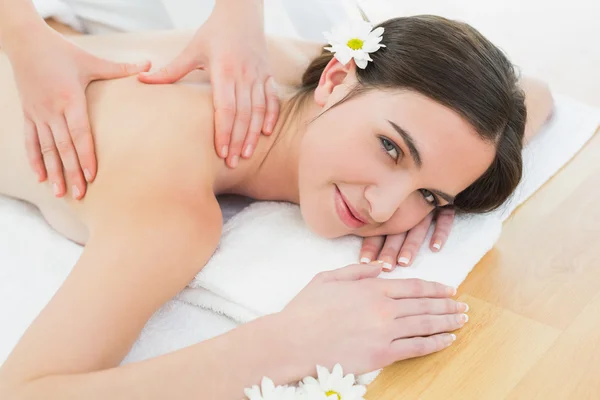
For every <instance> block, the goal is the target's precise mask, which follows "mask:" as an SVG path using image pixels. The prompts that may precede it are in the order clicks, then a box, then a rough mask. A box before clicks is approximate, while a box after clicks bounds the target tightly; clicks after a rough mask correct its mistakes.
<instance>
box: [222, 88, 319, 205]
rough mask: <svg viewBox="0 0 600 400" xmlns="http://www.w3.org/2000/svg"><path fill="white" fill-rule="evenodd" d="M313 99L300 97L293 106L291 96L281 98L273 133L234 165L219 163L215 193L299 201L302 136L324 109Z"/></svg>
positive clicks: (261, 137)
mask: <svg viewBox="0 0 600 400" xmlns="http://www.w3.org/2000/svg"><path fill="white" fill-rule="evenodd" d="M308 96H310V95H308ZM310 100H311V99H310V97H307V98H305V99H304V101H302V100H301V101H299V102H298V104H297V107H292V106H293V104H292V101H291V98H287V99H285V100H282V102H281V112H280V114H279V120H278V121H277V124H276V126H275V129H274V130H273V133H272V134H271V135H270V136H264V135H261V136H260V138H259V141H258V143H257V147H256V150H255V151H254V154H253V155H252V157H251V158H250V159H243V158H242V159H240V163H239V164H238V167H237V168H235V169H231V168H229V167H227V165H225V162H222V164H220V165H219V170H218V174H217V177H216V180H215V184H214V191H215V194H217V195H218V194H225V193H230V194H239V195H243V196H247V197H251V198H254V199H257V200H275V201H289V202H291V203H296V204H297V203H299V200H300V199H299V190H298V164H299V156H300V148H301V145H302V138H303V137H304V133H305V131H306V127H307V125H308V123H309V122H310V121H311V120H312V119H313V118H314V117H315V116H317V115H318V113H319V112H320V110H321V108H320V107H319V106H318V105H316V104H315V103H314V102H313V101H310ZM290 108H291V110H289V111H288V109H290Z"/></svg>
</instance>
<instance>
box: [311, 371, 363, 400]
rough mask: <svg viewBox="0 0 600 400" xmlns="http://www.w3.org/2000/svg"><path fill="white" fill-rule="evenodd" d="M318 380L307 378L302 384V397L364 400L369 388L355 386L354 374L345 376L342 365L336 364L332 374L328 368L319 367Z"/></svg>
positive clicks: (330, 399) (324, 399)
mask: <svg viewBox="0 0 600 400" xmlns="http://www.w3.org/2000/svg"><path fill="white" fill-rule="evenodd" d="M317 377H318V380H317V379H315V378H313V377H312V376H307V377H306V378H304V379H303V380H302V383H301V384H300V392H301V393H299V395H300V396H306V397H300V398H303V399H304V398H305V399H307V400H313V399H314V400H321V399H323V400H364V398H363V395H364V394H365V393H367V388H366V387H364V386H362V385H355V383H356V380H355V379H354V375H353V374H348V375H346V376H344V371H343V370H342V366H341V365H340V364H335V366H334V367H333V370H332V372H331V373H329V371H328V370H327V368H325V367H322V366H320V365H317Z"/></svg>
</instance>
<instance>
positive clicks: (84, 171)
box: [83, 168, 92, 182]
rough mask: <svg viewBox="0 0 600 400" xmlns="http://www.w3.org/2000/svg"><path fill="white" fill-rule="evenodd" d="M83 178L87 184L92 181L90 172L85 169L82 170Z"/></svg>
mask: <svg viewBox="0 0 600 400" xmlns="http://www.w3.org/2000/svg"><path fill="white" fill-rule="evenodd" d="M83 176H85V180H86V181H88V182H91V181H92V174H91V173H90V171H89V170H88V169H87V168H85V169H84V170H83Z"/></svg>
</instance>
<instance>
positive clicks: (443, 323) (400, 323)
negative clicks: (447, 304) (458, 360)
mask: <svg viewBox="0 0 600 400" xmlns="http://www.w3.org/2000/svg"><path fill="white" fill-rule="evenodd" d="M468 320H469V317H468V316H467V314H445V315H413V316H410V317H403V318H398V319H396V320H395V321H394V324H393V328H392V329H393V330H394V332H393V337H395V338H399V339H401V338H408V337H415V336H430V335H435V334H438V333H442V332H452V331H455V330H457V329H460V328H462V327H463V325H464V324H465V323H466V322H467V321H468Z"/></svg>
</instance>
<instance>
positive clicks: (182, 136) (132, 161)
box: [81, 78, 222, 213]
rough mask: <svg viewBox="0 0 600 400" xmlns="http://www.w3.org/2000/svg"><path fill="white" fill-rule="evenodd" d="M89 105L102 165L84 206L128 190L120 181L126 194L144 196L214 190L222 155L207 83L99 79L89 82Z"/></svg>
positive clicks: (192, 196)
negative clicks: (218, 152)
mask: <svg viewBox="0 0 600 400" xmlns="http://www.w3.org/2000/svg"><path fill="white" fill-rule="evenodd" d="M88 107H89V114H90V123H91V125H92V131H93V133H94V144H95V150H96V157H97V160H98V172H97V176H96V179H95V181H94V182H93V184H91V185H90V187H89V189H88V192H87V194H86V196H85V198H84V201H82V202H81V206H82V207H83V208H87V209H88V210H86V213H93V212H94V211H93V210H94V208H97V207H102V203H103V202H105V201H106V198H107V197H110V196H117V197H118V196H121V197H122V196H123V194H119V193H118V192H115V190H116V188H118V187H119V188H121V190H122V188H123V187H128V188H131V190H132V191H133V192H128V193H127V196H134V197H137V198H139V199H144V198H145V199H147V200H142V201H150V199H157V198H160V199H168V198H171V197H172V198H173V199H177V200H178V201H185V200H186V199H188V200H189V201H191V202H192V201H200V199H201V198H204V197H207V196H212V193H210V189H211V188H212V184H213V180H214V177H215V175H216V172H217V171H216V167H217V165H218V163H219V162H221V163H222V160H220V159H219V158H218V156H217V155H216V153H215V150H214V133H213V132H214V123H213V118H214V117H213V108H212V97H211V93H210V88H209V87H204V86H203V85H192V84H185V83H182V84H177V85H145V84H142V83H140V82H138V81H137V80H136V79H135V78H126V79H120V80H115V81H106V82H99V83H98V84H96V85H91V87H90V88H89V89H88ZM95 198H102V200H101V201H99V202H96V201H95ZM119 201H120V200H119Z"/></svg>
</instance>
